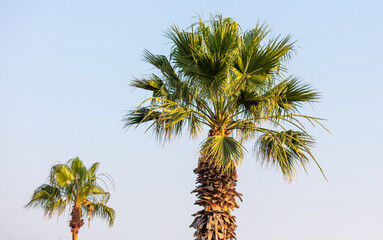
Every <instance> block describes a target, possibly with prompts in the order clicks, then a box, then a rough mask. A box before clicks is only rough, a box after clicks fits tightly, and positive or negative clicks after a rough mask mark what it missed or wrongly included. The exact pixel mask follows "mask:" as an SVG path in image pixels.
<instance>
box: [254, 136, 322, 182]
mask: <svg viewBox="0 0 383 240" xmlns="http://www.w3.org/2000/svg"><path fill="white" fill-rule="evenodd" d="M261 131H263V132H264V134H263V135H261V136H260V137H259V138H258V140H257V147H258V157H259V160H260V161H262V162H265V163H271V164H274V165H278V166H279V168H280V169H281V171H282V173H283V175H284V177H285V179H286V180H288V181H291V180H292V179H293V177H294V175H295V171H296V167H297V166H298V165H300V166H302V167H303V168H305V165H306V164H307V163H308V162H309V158H312V159H313V160H314V161H315V162H316V160H315V158H314V157H313V155H312V153H311V150H310V148H311V147H312V146H313V144H314V143H315V141H314V140H313V138H312V137H311V136H309V135H307V134H305V133H303V132H299V131H293V130H288V131H281V132H277V131H271V130H266V129H262V130H261ZM318 167H319V165H318ZM319 168H320V167H319ZM322 173H323V171H322ZM323 176H324V175H323Z"/></svg>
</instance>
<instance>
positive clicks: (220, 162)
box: [201, 134, 245, 171]
mask: <svg viewBox="0 0 383 240" xmlns="http://www.w3.org/2000/svg"><path fill="white" fill-rule="evenodd" d="M244 151H245V148H244V147H243V146H242V144H241V143H239V142H238V141H237V140H235V139H234V138H232V137H228V136H225V135H222V134H220V135H215V136H211V137H208V138H207V139H206V140H205V141H204V142H203V144H202V146H201V152H202V154H203V155H204V156H206V158H210V159H215V164H216V166H217V167H219V168H220V169H222V170H224V171H233V170H235V169H236V167H237V166H238V165H239V164H240V163H241V161H242V159H243V155H244Z"/></svg>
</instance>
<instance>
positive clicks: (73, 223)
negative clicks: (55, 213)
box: [69, 204, 84, 240]
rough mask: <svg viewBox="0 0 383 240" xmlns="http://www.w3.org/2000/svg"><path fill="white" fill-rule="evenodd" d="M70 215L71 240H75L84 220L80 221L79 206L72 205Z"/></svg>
mask: <svg viewBox="0 0 383 240" xmlns="http://www.w3.org/2000/svg"><path fill="white" fill-rule="evenodd" d="M71 215H72V219H71V220H70V222H69V227H71V232H72V240H77V239H78V231H79V230H80V228H81V226H82V225H84V220H83V219H81V215H82V214H81V206H80V205H78V204H74V205H73V209H72V213H71Z"/></svg>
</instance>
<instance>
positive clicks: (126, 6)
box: [0, 0, 383, 240]
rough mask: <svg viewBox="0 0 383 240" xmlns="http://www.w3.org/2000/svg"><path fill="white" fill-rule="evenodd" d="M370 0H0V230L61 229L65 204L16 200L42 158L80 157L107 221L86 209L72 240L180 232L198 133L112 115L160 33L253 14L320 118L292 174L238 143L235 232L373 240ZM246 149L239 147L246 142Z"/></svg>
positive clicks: (376, 210)
mask: <svg viewBox="0 0 383 240" xmlns="http://www.w3.org/2000/svg"><path fill="white" fill-rule="evenodd" d="M382 9H383V4H382V2H381V1H329V0H324V1H285V0H281V1H270V0H269V1H266V0H262V1H258V0H254V1H225V0H221V1H200V0H195V1H146V0H142V1H134V2H133V1H95V0H92V1H69V0H68V1H58V0H51V1H38V0H35V1H18V0H8V1H4V0H0V114H1V115H0V116H1V117H0V171H1V173H0V196H1V197H0V213H1V214H0V239H1V240H13V239H15V240H16V239H29V240H37V239H38V240H45V239H46V240H48V239H49V240H52V239H57V240H58V239H61V240H63V239H70V229H69V227H68V223H67V220H68V214H66V216H64V217H62V218H60V219H59V220H57V218H52V219H51V220H47V219H46V218H44V217H43V213H42V211H40V210H26V209H24V208H23V206H24V205H25V204H26V203H27V202H28V200H29V198H30V196H31V194H32V193H33V190H34V189H35V188H36V187H38V186H39V185H40V184H43V183H44V182H45V180H46V177H47V176H48V173H49V168H50V166H51V165H52V164H53V163H54V162H57V161H60V162H65V161H67V160H68V159H70V158H72V157H75V156H79V157H80V158H81V159H82V160H83V161H84V162H85V163H86V164H87V165H88V166H90V164H92V163H93V162H96V161H99V162H101V165H100V172H108V173H109V174H111V175H112V176H113V177H114V180H115V182H116V190H115V192H112V197H111V200H110V202H109V204H110V206H112V207H113V208H115V210H116V212H117V217H116V222H115V226H114V227H113V228H111V229H109V228H107V224H105V223H104V222H101V221H94V222H92V223H91V227H90V228H88V227H87V226H84V227H83V228H82V229H81V230H80V235H79V237H80V239H94V240H96V239H135V240H148V239H159V240H161V239H167V240H179V239H193V238H192V234H193V232H194V231H193V229H189V228H188V226H189V224H190V223H191V222H192V220H193V218H192V217H191V214H192V213H194V212H195V211H196V210H197V208H196V207H194V206H193V202H194V200H195V197H194V196H193V195H190V191H192V190H193V188H194V184H195V175H194V174H193V172H192V170H193V168H194V167H196V165H197V158H198V151H197V150H198V145H199V141H193V140H190V139H188V138H187V137H186V136H185V138H182V139H179V140H176V141H175V142H173V143H169V144H165V145H164V146H162V145H161V144H159V143H158V142H156V140H155V138H154V137H153V136H152V134H150V133H149V134H144V130H145V129H144V128H143V127H142V128H138V129H130V130H129V131H124V130H122V122H121V119H122V116H123V115H124V114H125V113H126V110H128V109H131V108H132V107H133V106H136V105H137V104H138V103H139V102H140V100H142V99H143V98H144V97H145V94H144V93H143V92H140V91H137V90H135V91H132V89H131V88H129V87H128V84H129V81H130V80H131V79H132V78H133V77H139V76H142V75H144V74H147V73H149V72H150V71H151V67H150V66H149V65H148V64H146V63H145V62H143V61H142V50H143V49H144V48H147V49H149V50H150V51H152V52H153V53H157V54H165V55H166V54H168V53H169V48H170V45H169V42H170V41H169V40H168V39H166V38H165V37H164V36H163V33H164V31H165V30H166V29H167V28H168V27H169V26H170V25H171V24H173V23H176V24H178V25H179V26H180V27H187V26H189V24H191V23H193V22H194V21H195V18H193V17H194V16H196V14H201V15H202V16H205V17H208V16H209V13H222V14H223V16H229V17H232V18H233V19H234V20H236V21H237V22H238V23H239V24H240V25H241V26H242V28H243V29H249V28H252V27H254V26H255V24H256V22H257V21H258V20H260V21H266V22H267V23H268V24H269V25H270V26H271V27H272V28H273V33H275V34H283V35H286V34H291V35H292V36H293V39H297V40H298V42H297V45H298V46H299V48H298V52H297V55H296V56H295V57H294V59H293V60H292V61H291V63H290V64H289V70H290V73H292V74H296V75H299V76H301V77H303V78H304V79H305V80H306V81H307V82H309V83H311V84H312V85H313V86H314V87H315V88H316V89H318V90H319V91H321V92H322V93H323V94H322V96H323V98H322V100H321V102H320V103H319V104H316V105H315V106H314V110H313V109H312V108H311V107H310V106H307V108H306V110H307V111H306V113H309V114H312V115H315V116H318V117H324V118H327V119H329V120H328V122H327V123H326V126H327V127H328V128H329V129H330V130H331V131H332V133H333V135H330V134H327V133H326V132H325V131H323V130H322V129H310V131H311V133H313V134H314V135H315V137H316V138H317V141H318V143H317V145H316V147H315V149H314V153H315V155H316V156H317V159H318V160H319V162H320V163H321V165H322V167H323V168H324V170H325V173H326V175H327V177H328V179H329V181H328V182H326V181H325V180H324V179H323V178H322V177H321V175H320V172H319V170H318V169H317V168H316V167H315V166H314V165H311V167H309V169H308V170H309V175H306V173H305V172H304V171H303V170H300V171H298V176H297V178H296V180H295V181H294V182H293V183H292V184H287V183H284V182H283V181H282V176H281V174H280V173H279V172H278V171H277V170H275V169H274V168H262V167H261V166H260V165H259V164H258V162H256V160H255V158H254V157H253V156H252V155H251V154H248V155H247V156H246V157H245V159H244V162H243V164H242V166H241V168H240V171H239V183H238V190H239V192H241V193H243V194H244V202H243V203H241V204H240V205H241V208H240V209H238V210H236V211H235V212H234V214H235V215H236V216H237V222H238V230H237V236H238V239H239V240H247V239H249V240H250V239H262V240H307V239H310V240H323V239H326V240H340V239H347V240H360V239H367V240H378V239H383V232H382V230H381V229H382V226H383V204H382V203H383V174H382V170H383V154H382V151H381V149H382V147H383V140H382V136H383V130H382V129H383V128H382V123H383V120H382V118H383V113H382V110H383V105H382V100H381V98H382V89H383V83H382V69H383V67H382V55H383V49H382V46H383V45H382V42H383V31H382V30H383V14H382ZM250 153H251V152H250Z"/></svg>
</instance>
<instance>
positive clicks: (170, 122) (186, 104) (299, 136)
mask: <svg viewBox="0 0 383 240" xmlns="http://www.w3.org/2000/svg"><path fill="white" fill-rule="evenodd" d="M269 33H270V31H269V28H268V26H266V25H262V24H257V25H256V27H255V28H254V29H252V30H249V31H245V32H242V31H241V29H240V27H239V26H238V24H237V23H236V22H234V21H233V20H232V19H231V18H222V17H221V16H215V17H212V18H211V21H209V22H208V23H205V22H203V21H202V20H201V19H200V20H199V22H198V23H196V24H194V25H192V26H191V27H190V28H189V29H188V30H186V31H185V30H180V29H179V28H178V27H177V26H173V27H171V29H170V30H169V31H168V32H167V34H166V35H167V37H168V38H169V39H170V40H171V41H172V42H173V43H174V45H173V47H172V50H171V53H170V56H169V57H166V56H164V55H154V54H152V53H150V52H149V51H147V50H145V51H144V58H145V60H146V61H147V62H149V63H150V64H151V65H153V66H154V67H155V68H156V69H158V70H159V73H160V74H151V75H149V76H147V77H144V78H141V79H135V80H134V81H133V82H132V84H131V85H132V86H133V87H136V88H140V89H144V90H148V91H151V92H152V97H150V98H148V99H146V100H145V101H144V102H142V104H141V105H140V106H139V107H138V108H137V109H135V110H133V111H131V112H129V113H128V114H127V116H126V117H125V119H124V121H125V124H126V125H125V126H126V127H129V126H132V125H139V124H141V123H144V122H150V123H151V124H150V125H149V128H151V129H153V130H154V132H155V133H156V135H157V136H158V137H159V138H160V139H162V140H168V139H170V138H172V137H173V136H177V135H180V134H181V133H182V132H183V131H185V130H187V132H188V133H189V134H190V136H192V137H196V136H197V135H198V134H200V133H201V132H202V131H203V129H204V127H207V128H208V129H209V130H210V131H209V135H208V136H207V138H206V139H205V140H204V141H203V143H202V144H201V154H203V155H205V157H208V158H211V159H214V161H215V164H216V166H218V167H219V168H220V169H221V170H222V171H232V170H235V169H236V167H237V166H238V164H239V163H240V162H241V160H242V159H243V156H244V152H245V151H246V150H245V148H244V146H243V144H244V143H245V142H246V141H249V140H251V141H253V142H254V143H255V145H254V146H255V150H256V152H257V153H258V159H259V160H260V161H263V162H266V163H271V164H275V165H277V166H279V168H280V169H281V171H282V173H283V175H284V177H285V179H287V180H291V179H292V177H293V176H294V173H295V169H296V166H298V165H301V166H303V167H305V164H306V163H307V162H308V161H309V159H310V158H311V159H313V160H314V161H315V162H316V160H315V158H314V156H313V155H312V153H311V150H310V147H311V146H312V144H313V143H314V139H313V138H312V136H310V135H309V134H308V133H307V132H306V130H305V128H304V125H303V124H302V122H301V120H302V119H306V120H308V121H309V122H311V123H313V124H315V123H318V124H320V125H321V126H323V125H322V124H321V123H320V120H322V119H319V118H315V117H311V116H306V115H303V114H301V113H300V112H299V110H300V108H301V106H302V105H303V104H304V103H313V102H315V101H317V100H318V99H319V93H318V92H316V91H315V90H313V89H312V88H311V86H310V85H308V84H306V83H303V82H302V81H301V80H300V79H298V78H297V77H295V76H287V77H286V76H285V73H286V68H285V64H286V62H287V61H288V60H289V59H290V58H291V56H292V53H293V52H294V42H293V41H291V37H290V36H287V37H284V38H282V37H280V36H278V37H274V38H271V39H270V38H269V40H266V37H267V36H268V35H269ZM286 124H287V125H288V126H290V127H292V128H294V129H292V130H288V129H286V127H285V126H284V125H286ZM185 128H186V129H185ZM316 163H317V162H316ZM318 167H319V165H318ZM319 168H320V167H319ZM322 173H323V172H322Z"/></svg>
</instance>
